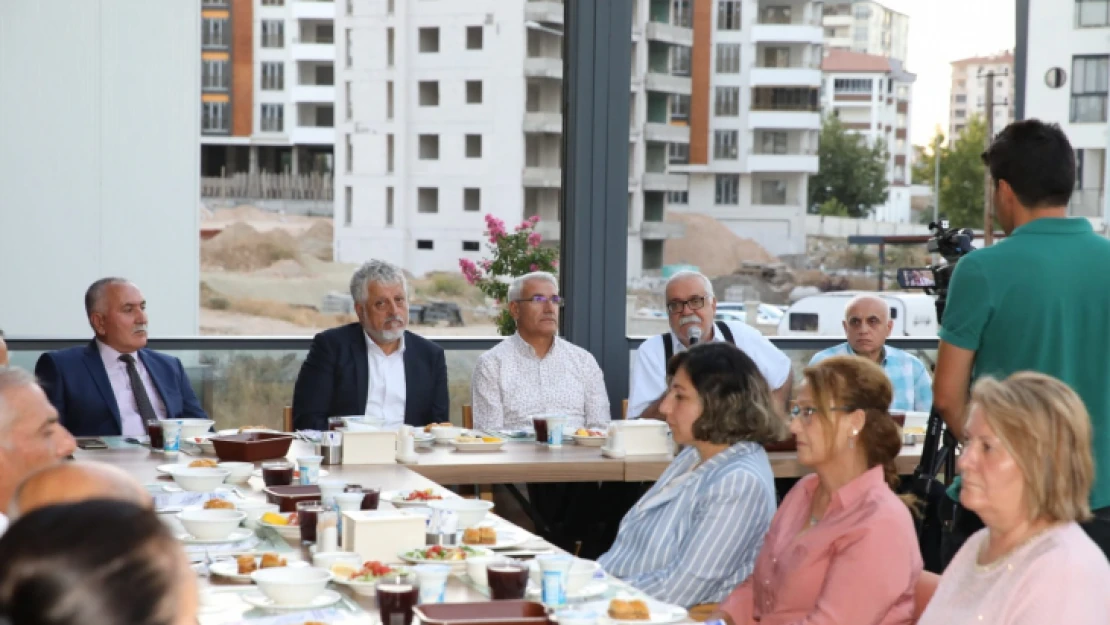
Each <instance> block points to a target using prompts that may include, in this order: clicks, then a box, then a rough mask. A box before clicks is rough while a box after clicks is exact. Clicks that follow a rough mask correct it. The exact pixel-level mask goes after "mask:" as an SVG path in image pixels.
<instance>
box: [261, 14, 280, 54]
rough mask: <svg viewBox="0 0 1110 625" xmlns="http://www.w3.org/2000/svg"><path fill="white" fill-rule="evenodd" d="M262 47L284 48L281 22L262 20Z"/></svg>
mask: <svg viewBox="0 0 1110 625" xmlns="http://www.w3.org/2000/svg"><path fill="white" fill-rule="evenodd" d="M262 47H263V48H284V47H285V22H283V21H281V20H262Z"/></svg>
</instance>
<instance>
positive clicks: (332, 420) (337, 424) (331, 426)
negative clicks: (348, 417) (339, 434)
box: [328, 417, 347, 432]
mask: <svg viewBox="0 0 1110 625" xmlns="http://www.w3.org/2000/svg"><path fill="white" fill-rule="evenodd" d="M345 427H347V422H346V421H344V420H343V417H328V431H330V432H334V431H336V430H342V429H343V428H345Z"/></svg>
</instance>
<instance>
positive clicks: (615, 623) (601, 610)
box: [579, 582, 688, 625]
mask: <svg viewBox="0 0 1110 625" xmlns="http://www.w3.org/2000/svg"><path fill="white" fill-rule="evenodd" d="M592 583H593V582H590V584H592ZM583 590H585V588H583ZM617 598H618V599H626V600H627V599H639V600H641V601H643V602H644V603H646V604H647V606H648V610H651V619H649V620H646V621H621V620H618V619H612V618H609V616H608V614H609V601H608V600H605V601H594V602H591V603H584V604H582V605H581V606H579V608H580V609H583V610H594V611H595V612H597V613H598V614H601V618H599V619H597V622H598V623H602V624H604V625H645V623H650V624H651V625H663V624H664V623H678V622H680V621H684V620H686V617H687V616H688V613H687V612H686V609H685V608H682V607H680V606H677V605H671V604H669V603H661V602H659V601H655V600H654V599H648V598H647V597H617Z"/></svg>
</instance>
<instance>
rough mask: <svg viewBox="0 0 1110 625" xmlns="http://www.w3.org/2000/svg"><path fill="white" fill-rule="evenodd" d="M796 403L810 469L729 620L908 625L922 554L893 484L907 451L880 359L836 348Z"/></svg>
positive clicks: (735, 598)
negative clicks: (898, 460) (896, 463)
mask: <svg viewBox="0 0 1110 625" xmlns="http://www.w3.org/2000/svg"><path fill="white" fill-rule="evenodd" d="M804 376H805V378H804V382H803V383H802V385H801V386H800V387H799V389H798V398H797V401H796V402H794V405H793V406H792V407H791V422H790V431H791V432H793V433H794V435H795V436H796V437H797V440H798V462H800V463H801V464H803V465H805V466H807V467H810V468H812V469H813V471H814V474H812V475H807V476H806V477H804V478H802V479H801V480H799V481H798V483H797V484H796V485H795V486H794V488H792V489H790V492H789V493H787V495H786V497H785V498H784V499H783V501H782V506H781V507H780V508H779V511H778V513H777V514H775V520H774V521H773V522H772V523H771V530H770V531H769V532H767V538H766V539H765V540H764V541H763V548H762V549H761V550H760V552H759V558H758V559H757V560H756V563H755V571H754V572H753V573H752V576H751V577H750V578H749V579H748V580H747V581H746V582H744V583H743V585H741V586H740V587H739V588H737V589H736V590H735V591H734V592H733V593H732V594H731V595H729V598H728V599H727V600H725V602H724V603H722V604H721V610H722V611H721V612H720V613H719V614H718V616H719V618H720V619H721V620H723V621H725V622H727V623H730V624H731V625H749V624H753V623H760V624H761V625H785V624H787V623H813V624H814V625H816V624H817V623H823V624H824V623H828V624H833V623H837V624H840V625H864V624H868V625H902V624H905V625H909V623H912V622H913V618H914V617H913V615H914V586H915V584H916V583H917V578H918V576H919V575H920V574H921V568H922V563H921V553H920V550H919V548H918V545H917V534H916V532H915V530H914V526H913V518H912V516H911V512H910V508H908V507H907V503H911V505H912V502H905V503H904V502H903V501H902V500H901V499H900V498H899V497H898V495H896V494H895V492H894V489H895V487H896V486H897V485H898V471H897V470H896V469H895V466H894V460H895V458H897V456H898V454H899V453H900V452H901V449H902V439H901V437H900V436H899V434H898V426H897V425H896V424H895V423H894V420H893V419H891V418H890V414H889V413H888V412H887V410H888V408H889V407H890V398H891V394H892V389H891V385H890V380H889V379H888V378H887V376H886V373H885V372H884V371H883V369H882V367H880V366H879V365H877V364H875V363H874V362H872V361H870V360H867V359H864V358H860V357H859V356H834V357H832V358H829V359H827V360H822V361H821V362H820V363H818V364H817V365H815V366H812V367H808V368H807V369H806V370H805V372H804Z"/></svg>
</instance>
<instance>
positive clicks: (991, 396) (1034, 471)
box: [918, 372, 1110, 625]
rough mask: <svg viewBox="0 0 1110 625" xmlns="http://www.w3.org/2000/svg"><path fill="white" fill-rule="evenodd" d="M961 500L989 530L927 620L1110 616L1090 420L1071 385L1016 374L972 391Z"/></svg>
mask: <svg viewBox="0 0 1110 625" xmlns="http://www.w3.org/2000/svg"><path fill="white" fill-rule="evenodd" d="M970 405H971V410H970V411H969V413H968V418H967V421H966V425H965V427H964V431H965V432H966V438H965V441H964V450H963V453H962V454H961V455H960V460H959V469H960V474H961V475H962V476H963V488H962V489H961V490H960V503H962V504H963V505H964V506H965V507H966V508H968V509H969V510H971V511H973V512H975V513H976V514H977V515H979V517H980V518H982V519H983V523H984V524H985V525H986V527H985V528H984V529H982V530H979V532H977V533H976V534H974V535H973V536H972V537H971V538H969V539H968V540H967V542H966V543H964V546H963V547H962V548H961V549H960V551H959V552H958V553H957V554H956V557H955V558H954V559H953V560H952V562H951V563H950V564H949V565H948V568H947V569H945V571H944V575H943V576H942V577H941V579H940V585H939V586H938V587H937V590H936V593H935V594H934V595H933V597H932V600H931V601H929V605H928V607H927V608H926V610H925V613H924V614H923V615H922V616H921V619H920V620H919V621H918V622H919V623H921V624H922V625H962V624H964V623H967V624H971V623H975V624H978V623H991V624H992V625H1026V624H1028V625H1040V624H1042V623H1067V624H1068V625H1094V624H1095V623H1099V624H1104V623H1106V622H1108V621H1110V593H1108V592H1107V589H1108V588H1110V564H1108V563H1107V560H1106V557H1105V555H1103V552H1102V551H1101V550H1100V549H1099V548H1098V546H1097V545H1096V544H1095V543H1094V542H1093V541H1092V540H1091V539H1090V538H1089V537H1088V536H1087V534H1086V533H1085V532H1084V531H1083V529H1081V528H1080V527H1079V525H1078V522H1080V521H1086V520H1087V519H1089V518H1090V517H1091V511H1090V507H1089V504H1088V496H1089V495H1090V490H1091V483H1092V481H1093V475H1094V462H1093V461H1092V459H1091V426H1090V416H1089V415H1088V414H1087V409H1086V408H1085V407H1084V405H1083V402H1082V400H1080V399H1079V396H1078V395H1076V394H1075V392H1074V391H1072V390H1071V389H1070V388H1068V386H1067V385H1066V384H1064V383H1063V382H1061V381H1059V380H1057V379H1055V378H1052V377H1049V376H1046V375H1043V374H1040V373H1030V372H1021V373H1015V374H1013V375H1011V376H1010V377H1008V378H1006V379H1005V380H1004V381H1001V382H999V381H997V380H993V379H990V378H984V379H981V380H979V381H978V382H977V383H976V384H975V387H974V388H973V389H972V393H971V404H970Z"/></svg>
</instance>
